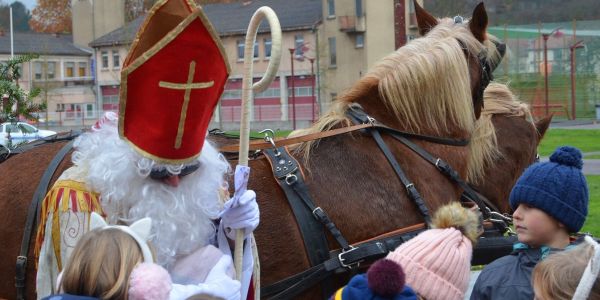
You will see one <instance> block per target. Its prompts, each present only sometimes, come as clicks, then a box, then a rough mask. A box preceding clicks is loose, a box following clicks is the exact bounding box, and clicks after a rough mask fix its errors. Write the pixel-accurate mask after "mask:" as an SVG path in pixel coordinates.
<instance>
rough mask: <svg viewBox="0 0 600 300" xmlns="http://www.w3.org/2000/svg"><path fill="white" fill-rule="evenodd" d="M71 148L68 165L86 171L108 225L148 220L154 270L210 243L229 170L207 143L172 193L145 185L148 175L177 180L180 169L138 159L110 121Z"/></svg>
mask: <svg viewBox="0 0 600 300" xmlns="http://www.w3.org/2000/svg"><path fill="white" fill-rule="evenodd" d="M75 148H76V151H75V152H74V153H73V163H74V164H75V165H77V166H79V167H81V168H83V169H84V170H87V177H86V178H85V183H86V185H87V186H88V188H90V189H91V190H93V191H95V192H98V193H99V194H100V199H101V200H100V201H101V204H102V208H103V210H104V212H105V213H106V215H107V221H108V222H109V223H111V224H117V223H126V224H130V223H132V222H133V221H135V220H138V219H140V218H144V217H150V218H151V219H152V227H153V228H152V232H153V233H152V235H151V238H150V241H151V243H152V244H153V245H154V246H155V249H156V256H157V257H156V258H157V262H158V263H159V264H161V265H163V266H164V267H166V268H167V269H170V268H171V267H173V263H174V262H175V260H176V259H179V258H181V257H184V256H186V255H188V254H191V253H192V252H193V251H195V250H197V249H198V248H200V247H203V246H206V245H208V244H209V243H214V242H215V232H216V225H215V223H214V221H213V219H216V218H217V215H218V213H219V211H220V210H221V209H222V203H221V202H220V201H219V199H220V191H222V190H223V189H224V188H226V180H225V176H226V175H227V174H228V173H229V172H230V167H229V163H228V162H227V160H226V159H225V158H224V157H223V156H222V155H221V154H220V153H219V152H218V151H217V150H216V149H215V147H214V146H213V145H211V144H210V142H209V141H205V143H204V146H203V148H202V153H201V155H200V156H199V157H198V158H197V161H198V162H200V168H199V169H198V170H197V171H195V172H193V173H192V174H189V175H187V176H185V177H183V178H181V182H180V184H179V186H178V187H172V186H169V185H167V184H165V183H163V182H161V181H159V180H154V179H151V178H150V177H149V175H150V171H151V170H153V169H157V168H158V169H161V168H166V169H167V170H168V171H169V172H171V173H173V174H178V173H179V172H180V171H181V169H182V168H183V167H185V165H183V164H180V165H165V164H159V163H157V162H155V161H153V160H151V159H149V158H146V157H143V156H142V155H141V154H139V153H138V152H136V151H135V150H134V149H133V148H132V147H131V146H130V145H128V144H127V142H125V141H124V140H122V139H121V138H120V137H119V135H118V131H117V121H116V116H115V117H114V118H113V119H112V120H110V122H105V123H104V124H102V126H101V127H99V128H98V127H96V128H93V130H92V131H91V132H88V133H85V134H83V135H82V136H81V137H79V138H78V139H77V140H76V142H75ZM193 163H196V162H195V161H194V162H193Z"/></svg>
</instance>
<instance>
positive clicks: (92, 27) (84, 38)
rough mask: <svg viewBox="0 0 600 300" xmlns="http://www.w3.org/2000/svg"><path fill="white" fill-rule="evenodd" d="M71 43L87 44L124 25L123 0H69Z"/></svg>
mask: <svg viewBox="0 0 600 300" xmlns="http://www.w3.org/2000/svg"><path fill="white" fill-rule="evenodd" d="M71 10H72V15H73V43H75V45H78V46H82V47H88V44H89V43H90V42H91V41H93V40H95V39H97V38H99V37H101V36H103V35H105V34H107V33H109V32H111V31H113V30H115V29H117V28H120V27H122V26H123V25H125V0H71Z"/></svg>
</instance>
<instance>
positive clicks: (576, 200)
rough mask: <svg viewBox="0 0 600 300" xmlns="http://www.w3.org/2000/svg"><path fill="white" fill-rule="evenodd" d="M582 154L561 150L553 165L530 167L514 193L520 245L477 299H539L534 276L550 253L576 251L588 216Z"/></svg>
mask: <svg viewBox="0 0 600 300" xmlns="http://www.w3.org/2000/svg"><path fill="white" fill-rule="evenodd" d="M582 167H583V161H582V154H581V151H579V150H578V149H577V148H573V147H568V146H564V147H560V148H558V149H556V151H555V152H554V153H553V154H552V155H551V156H550V161H549V162H541V163H536V164H533V165H532V166H530V167H529V168H527V170H525V172H524V173H523V175H521V177H520V178H519V179H518V180H517V183H516V184H515V186H514V188H513V189H512V191H511V193H510V199H509V201H510V205H511V207H512V209H513V210H514V213H513V222H514V226H515V231H516V232H517V237H518V240H519V243H517V244H515V245H514V247H513V248H514V249H513V252H512V253H511V254H510V255H507V256H505V257H502V258H499V259H497V260H495V261H494V262H492V263H491V264H489V265H487V266H486V267H485V268H484V269H483V271H482V272H481V274H480V275H479V278H478V279H477V282H476V283H475V286H474V288H473V292H472V293H471V299H511V300H517V299H533V297H534V292H533V288H532V285H531V273H532V271H533V268H534V267H535V265H536V264H537V263H538V262H539V261H540V260H542V259H543V258H545V257H546V256H547V255H548V254H549V253H551V252H554V251H560V250H563V249H565V248H569V247H571V246H572V245H573V244H575V243H578V241H575V242H574V241H573V240H572V238H571V234H573V233H577V232H578V231H579V230H580V229H581V227H582V226H583V223H584V222H585V219H586V217H587V214H588V202H589V194H588V187H587V182H586V180H585V177H584V176H583V173H582V172H581V169H582Z"/></svg>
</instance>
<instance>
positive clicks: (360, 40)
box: [356, 33, 365, 48]
mask: <svg viewBox="0 0 600 300" xmlns="http://www.w3.org/2000/svg"><path fill="white" fill-rule="evenodd" d="M364 46H365V35H364V34H362V33H360V34H357V35H356V48H362V47H364Z"/></svg>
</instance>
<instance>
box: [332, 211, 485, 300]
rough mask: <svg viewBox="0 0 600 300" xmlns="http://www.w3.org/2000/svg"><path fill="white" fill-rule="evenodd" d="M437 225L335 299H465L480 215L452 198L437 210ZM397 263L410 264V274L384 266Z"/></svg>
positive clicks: (407, 270)
mask: <svg viewBox="0 0 600 300" xmlns="http://www.w3.org/2000/svg"><path fill="white" fill-rule="evenodd" d="M432 227H433V229H429V230H427V231H424V232H422V233H420V234H419V235H417V236H416V237H414V238H413V239H411V240H410V241H408V242H406V243H404V244H402V245H400V246H399V247H398V248H396V250H394V251H393V252H390V253H389V254H388V256H387V258H386V259H384V260H381V261H378V262H376V263H375V264H373V266H371V268H370V269H369V271H368V272H367V275H366V276H365V275H357V276H354V277H353V278H352V280H350V282H349V283H348V286H346V287H344V288H342V289H340V290H338V292H337V293H336V294H334V296H333V298H332V299H333V300H348V299H349V300H354V299H364V300H383V299H398V300H400V299H405V300H409V299H415V300H416V299H418V298H417V297H419V299H427V300H459V299H461V300H462V299H463V298H464V294H465V291H466V289H467V286H468V283H469V271H470V268H471V256H472V253H473V242H474V241H475V240H476V239H477V237H478V236H479V235H480V233H481V227H480V220H479V217H478V216H477V214H475V213H474V212H473V211H470V210H468V209H466V208H463V207H461V206H460V204H459V203H452V204H449V205H446V206H443V207H441V208H439V209H438V210H437V211H436V213H435V214H434V217H433V221H432ZM394 264H396V265H398V266H401V267H402V269H404V272H405V276H399V275H394V274H395V273H394V272H393V271H387V272H381V271H380V270H382V269H383V270H390V269H392V270H393V269H394V267H393V265H394ZM397 268H400V267H397ZM374 269H375V270H374ZM388 274H392V275H388ZM382 283H383V284H382ZM405 283H406V286H404V284H405ZM394 284H395V285H394ZM390 286H392V287H393V286H400V288H391V287H390ZM403 286H404V287H403ZM402 287H403V288H402ZM415 293H416V294H417V295H415Z"/></svg>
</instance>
